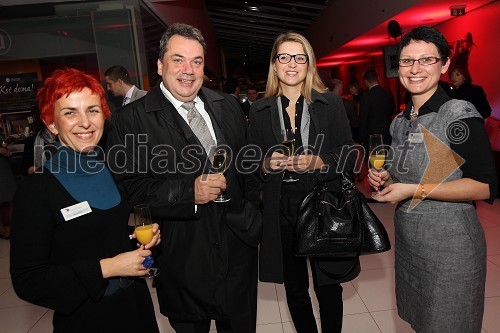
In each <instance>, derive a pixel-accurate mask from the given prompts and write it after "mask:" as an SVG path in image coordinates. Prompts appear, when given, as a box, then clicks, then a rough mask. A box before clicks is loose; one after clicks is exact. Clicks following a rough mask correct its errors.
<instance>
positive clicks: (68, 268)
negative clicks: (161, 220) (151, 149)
mask: <svg viewBox="0 0 500 333" xmlns="http://www.w3.org/2000/svg"><path fill="white" fill-rule="evenodd" d="M37 98H38V103H39V107H40V111H41V118H42V120H43V122H44V123H45V125H46V126H47V128H48V129H49V130H50V132H51V133H52V134H53V135H55V136H57V142H56V146H57V148H58V149H57V152H56V153H55V154H54V155H53V156H52V158H51V159H50V160H49V161H48V162H46V163H45V164H44V165H43V168H40V169H39V170H37V171H36V172H35V173H34V174H33V175H31V176H29V177H28V178H27V179H26V181H25V182H24V183H23V184H21V186H20V188H19V190H18V191H17V193H16V195H15V198H14V212H13V222H12V234H11V237H12V238H11V261H10V262H11V276H12V283H13V286H14V289H15V291H16V293H17V295H18V296H19V297H20V298H22V299H24V300H26V301H28V302H31V303H33V304H37V305H40V306H44V307H47V308H50V309H53V310H54V311H55V313H54V318H53V325H54V332H71V333H74V332H134V333H135V332H159V330H158V326H157V324H156V319H155V314H154V309H153V304H152V301H151V296H150V294H149V290H148V287H147V285H146V283H145V281H144V279H137V278H136V277H139V276H142V275H145V274H146V273H147V272H148V269H146V268H145V267H144V266H143V265H142V262H143V260H144V258H145V257H147V256H148V255H151V250H150V248H151V247H152V246H154V245H156V244H158V243H159V242H160V234H159V230H158V225H157V224H155V225H154V227H153V230H154V233H155V236H154V238H153V240H152V241H151V242H150V243H149V244H147V245H146V246H140V247H139V248H137V249H135V250H134V249H133V248H132V246H131V243H130V241H129V236H128V226H127V221H128V216H129V208H128V204H127V202H126V201H125V200H124V199H122V197H121V195H120V192H119V191H118V188H117V186H116V184H115V182H114V180H113V178H112V176H111V174H110V172H109V170H108V168H107V167H106V165H105V164H104V163H103V161H104V158H103V152H102V149H100V147H99V146H98V142H99V140H100V139H101V137H102V134H103V130H104V122H105V119H106V118H109V116H110V111H109V108H108V106H107V104H106V100H105V98H104V89H103V88H102V86H101V85H100V84H99V82H98V81H97V80H95V79H94V78H93V77H91V76H89V75H87V74H84V73H82V72H80V71H78V70H76V69H62V70H56V71H55V72H54V73H53V74H52V76H51V77H49V78H48V79H46V80H45V82H44V86H43V87H42V88H41V89H40V90H39V92H38V94H37Z"/></svg>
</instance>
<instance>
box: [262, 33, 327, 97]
mask: <svg viewBox="0 0 500 333" xmlns="http://www.w3.org/2000/svg"><path fill="white" fill-rule="evenodd" d="M284 42H295V43H299V44H301V45H302V48H303V49H304V53H305V54H306V55H307V57H308V62H307V74H306V78H305V80H304V84H303V85H302V89H301V93H302V96H304V98H305V100H306V101H307V102H308V103H311V102H312V94H311V92H312V90H316V91H318V92H321V93H322V92H326V91H328V88H327V87H326V86H325V85H324V84H323V82H322V81H321V78H320V77H319V75H318V71H317V70H316V57H315V56H314V51H313V49H312V46H311V44H309V41H308V40H307V39H306V38H305V37H304V36H302V35H300V34H298V33H295V32H287V33H284V34H281V35H279V36H278V37H277V38H276V40H275V41H274V45H273V49H272V51H271V57H270V59H269V73H268V74H267V84H266V93H265V95H264V96H265V97H273V96H280V95H283V90H282V89H281V85H280V80H279V79H278V76H277V75H276V73H275V72H274V69H273V64H274V62H275V61H276V59H275V57H276V54H278V48H279V47H280V45H281V44H283V43H284Z"/></svg>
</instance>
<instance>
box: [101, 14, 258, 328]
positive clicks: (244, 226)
mask: <svg viewBox="0 0 500 333" xmlns="http://www.w3.org/2000/svg"><path fill="white" fill-rule="evenodd" d="M205 53H206V44H205V40H204V38H203V36H202V35H201V33H200V31H199V30H198V29H196V28H194V27H192V26H189V25H185V24H179V23H176V24H172V25H170V26H169V28H168V29H167V31H166V32H165V33H164V35H163V37H162V39H161V41H160V54H159V55H160V56H159V60H158V74H160V75H161V76H162V80H161V81H160V82H159V84H157V85H156V86H155V87H154V88H153V89H151V90H150V91H149V93H148V94H147V95H146V97H144V98H143V99H141V100H139V101H137V102H136V103H133V104H130V105H127V106H125V107H124V108H123V110H122V112H120V113H117V114H116V115H114V118H113V129H112V133H111V134H110V141H109V143H110V146H109V147H110V148H109V153H108V158H109V165H110V168H111V170H112V171H113V172H115V174H116V177H117V180H118V184H119V186H120V188H122V189H123V190H124V192H125V193H126V195H127V197H128V200H129V202H130V204H131V205H137V204H141V203H147V204H149V206H150V208H151V213H152V215H153V219H155V220H157V221H159V222H160V223H161V233H162V235H163V241H162V243H161V245H160V249H159V256H158V257H159V258H158V261H159V267H160V275H159V276H158V277H157V278H156V279H157V280H156V288H157V296H158V302H159V304H160V312H161V313H162V314H163V315H165V316H167V317H168V318H169V321H170V324H171V325H172V327H173V328H174V329H175V330H176V332H182V333H194V332H208V331H209V329H210V320H212V319H214V320H216V325H217V330H218V332H244V333H245V332H248V333H251V332H255V325H256V308H257V245H258V243H259V241H260V232H261V227H262V225H261V219H260V218H259V217H260V215H259V214H260V213H259V212H258V209H257V207H258V205H257V204H256V203H257V202H258V193H257V191H251V189H253V188H254V187H252V186H249V184H250V183H251V178H247V176H245V175H242V174H241V173H237V171H236V166H235V165H236V164H237V163H239V161H238V160H237V158H236V156H237V153H238V151H239V150H240V149H241V148H242V147H243V145H244V143H245V119H244V117H243V113H242V112H241V109H240V106H239V105H238V103H237V102H236V100H235V99H234V98H233V97H231V96H229V95H227V94H224V93H220V92H216V91H213V90H210V89H207V88H204V87H202V84H203V67H204V61H205ZM190 102H191V103H190ZM192 102H194V107H193V104H192ZM195 124H196V125H195ZM214 147H217V148H223V149H225V150H226V151H227V153H228V154H229V155H230V156H232V158H231V159H230V162H231V163H230V164H229V167H228V169H227V171H226V172H225V173H224V175H223V174H217V173H214V172H211V169H212V168H211V166H212V161H211V155H212V153H211V151H213V150H214ZM223 191H225V195H226V196H229V197H230V198H231V201H230V202H229V203H227V204H225V205H220V204H216V203H214V202H213V200H214V199H215V198H216V197H217V196H218V195H219V194H220V193H221V192H223Z"/></svg>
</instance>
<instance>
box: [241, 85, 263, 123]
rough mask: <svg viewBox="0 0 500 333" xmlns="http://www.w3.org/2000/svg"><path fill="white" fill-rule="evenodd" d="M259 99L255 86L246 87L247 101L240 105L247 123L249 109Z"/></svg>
mask: <svg viewBox="0 0 500 333" xmlns="http://www.w3.org/2000/svg"><path fill="white" fill-rule="evenodd" d="M258 98H259V92H258V90H257V87H255V86H248V87H247V100H246V101H245V102H244V103H243V104H241V106H242V107H243V112H244V113H245V117H246V118H247V121H248V115H249V114H250V107H251V106H252V104H253V103H255V101H256V100H257V99H258Z"/></svg>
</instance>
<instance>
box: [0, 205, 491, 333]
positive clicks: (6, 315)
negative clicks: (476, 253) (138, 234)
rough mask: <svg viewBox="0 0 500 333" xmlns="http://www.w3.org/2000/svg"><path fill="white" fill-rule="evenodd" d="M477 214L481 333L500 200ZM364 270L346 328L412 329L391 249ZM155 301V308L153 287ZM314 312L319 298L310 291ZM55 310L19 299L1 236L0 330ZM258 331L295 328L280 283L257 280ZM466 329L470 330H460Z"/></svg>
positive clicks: (487, 317) (38, 329)
mask: <svg viewBox="0 0 500 333" xmlns="http://www.w3.org/2000/svg"><path fill="white" fill-rule="evenodd" d="M372 207H373V209H374V211H375V212H376V213H377V215H378V216H379V218H380V219H381V220H382V221H383V223H384V224H385V226H386V228H387V230H388V232H389V235H390V236H391V238H392V239H391V240H393V215H394V214H393V211H394V206H393V205H390V204H372ZM478 214H479V216H480V218H481V222H482V224H483V227H484V230H485V233H486V240H487V242H488V275H487V280H486V299H485V313H484V318H483V332H482V333H499V332H500V316H499V314H500V200H499V199H497V200H496V201H495V203H494V204H493V205H488V204H485V203H483V202H479V203H478ZM361 263H362V272H361V274H360V275H359V277H357V278H356V279H355V280H354V281H352V282H349V283H345V284H344V285H343V286H344V329H343V331H344V332H347V333H396V332H397V333H406V332H413V330H412V329H411V328H410V327H409V325H408V324H407V323H405V322H403V321H402V320H401V319H399V317H398V316H397V313H396V303H395V297H394V252H393V250H391V251H389V252H387V253H383V254H379V255H370V256H364V257H362V258H361ZM151 292H152V296H153V301H154V302H155V307H156V309H157V305H158V303H157V301H156V295H155V292H154V289H152V291H151ZM312 295H313V296H312V297H313V302H314V307H315V312H316V314H317V313H318V308H317V303H316V300H315V299H314V293H313V292H312ZM51 320H52V312H51V311H50V310H47V309H45V308H42V307H39V306H34V305H31V304H29V303H26V302H24V301H21V300H20V299H19V298H17V296H16V295H15V293H14V291H13V289H12V285H11V282H10V276H9V242H8V241H5V240H2V239H0V332H2V333H3V332H5V333H26V332H30V333H47V332H52V324H51ZM157 320H158V323H159V325H160V329H161V332H162V333H170V332H174V331H173V330H172V329H171V328H170V326H169V324H168V320H167V319H166V318H165V317H163V316H162V315H161V314H160V313H159V312H157ZM257 324H258V326H257V332H258V333H278V332H279V333H293V332H295V329H294V328H293V324H292V322H291V319H290V314H289V313H288V309H287V306H286V300H285V292H284V289H283V286H282V285H277V284H276V285H275V284H270V283H260V284H259V303H258V315H257ZM457 333H467V332H457Z"/></svg>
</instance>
